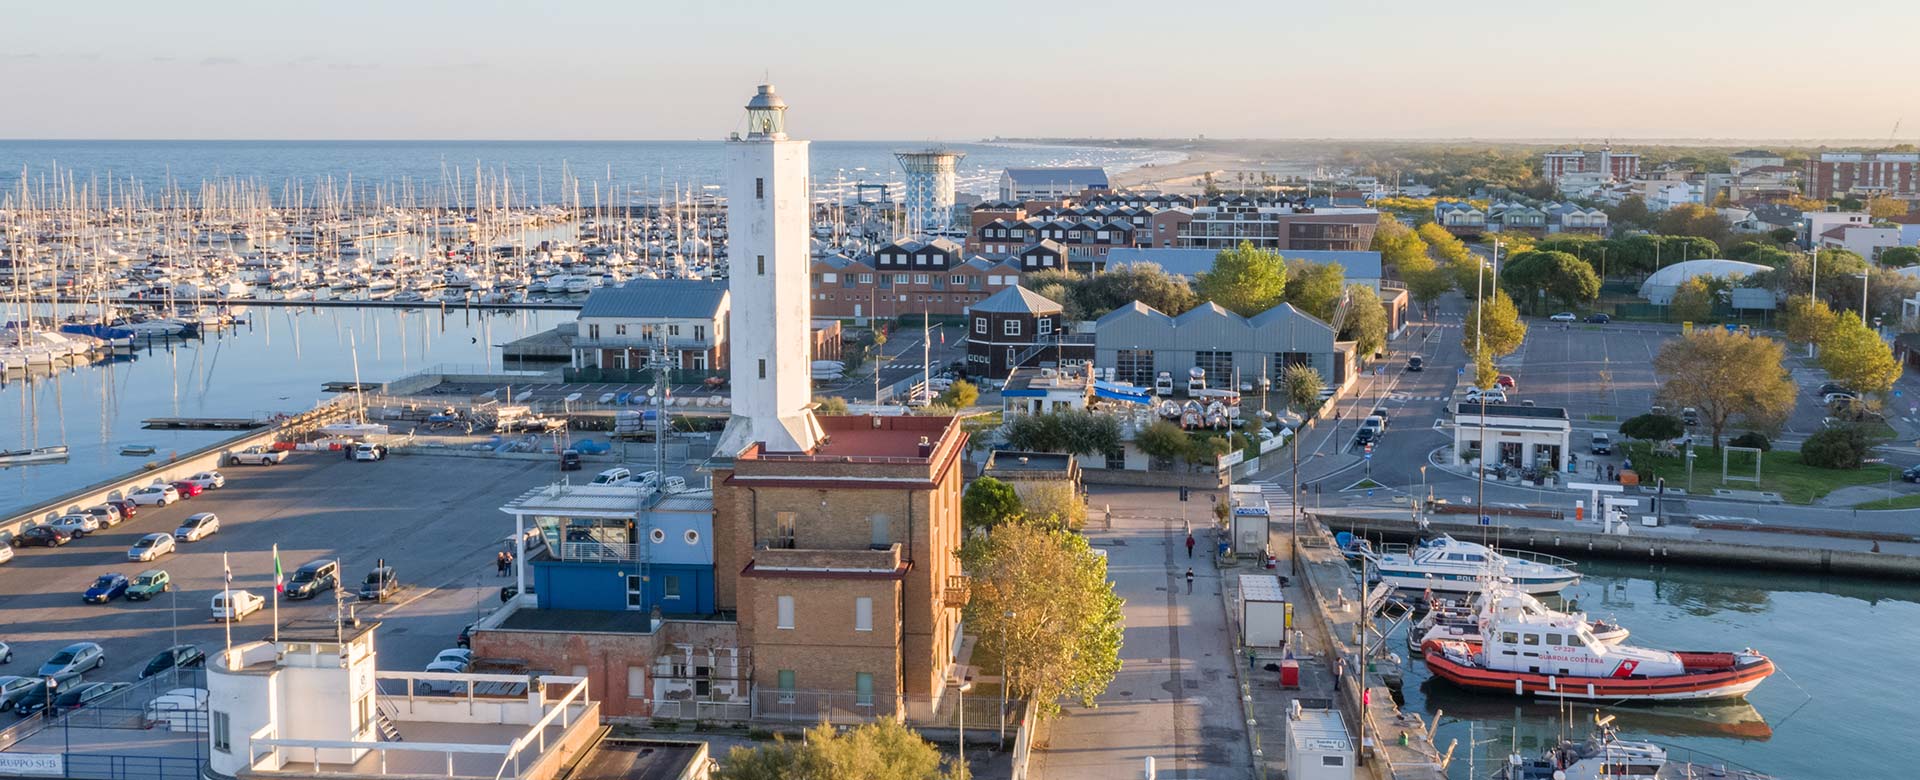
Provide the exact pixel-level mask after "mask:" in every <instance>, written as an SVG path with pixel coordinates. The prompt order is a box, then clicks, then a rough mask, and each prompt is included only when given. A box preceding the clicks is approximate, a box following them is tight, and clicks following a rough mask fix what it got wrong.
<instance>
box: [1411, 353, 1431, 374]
mask: <svg viewBox="0 0 1920 780" xmlns="http://www.w3.org/2000/svg"><path fill="white" fill-rule="evenodd" d="M1426 367H1427V361H1426V360H1425V359H1424V358H1422V357H1420V356H1419V355H1408V356H1407V370H1408V371H1423V370H1425V369H1426Z"/></svg>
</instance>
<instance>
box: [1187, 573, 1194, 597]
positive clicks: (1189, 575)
mask: <svg viewBox="0 0 1920 780" xmlns="http://www.w3.org/2000/svg"><path fill="white" fill-rule="evenodd" d="M1187 594H1188V595H1192V594H1193V567H1192V566H1188V567H1187Z"/></svg>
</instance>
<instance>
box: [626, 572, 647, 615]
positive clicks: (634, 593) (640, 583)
mask: <svg viewBox="0 0 1920 780" xmlns="http://www.w3.org/2000/svg"><path fill="white" fill-rule="evenodd" d="M646 587H647V583H646V580H645V579H643V578H642V577H641V576H640V575H638V574H629V575H627V609H633V610H638V609H644V608H646V606H647V591H646Z"/></svg>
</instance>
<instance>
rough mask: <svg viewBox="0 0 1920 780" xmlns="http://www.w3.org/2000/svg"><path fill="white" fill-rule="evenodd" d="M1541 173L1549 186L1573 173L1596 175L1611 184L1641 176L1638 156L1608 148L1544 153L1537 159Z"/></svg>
mask: <svg viewBox="0 0 1920 780" xmlns="http://www.w3.org/2000/svg"><path fill="white" fill-rule="evenodd" d="M1540 174H1541V177H1542V178H1545V179H1546V180H1547V183H1549V184H1558V183H1559V182H1560V179H1561V178H1562V177H1565V176H1569V175H1572V174H1589V175H1599V176H1603V177H1609V178H1611V179H1612V180H1613V181H1626V180H1628V179H1634V178H1638V177H1639V176H1640V155H1639V154H1637V153H1633V152H1616V151H1614V150H1613V147H1611V146H1603V147H1600V148H1599V149H1597V150H1594V151H1591V152H1589V151H1586V150H1582V149H1571V150H1566V151H1557V152H1547V153H1546V154H1544V155H1541V158H1540Z"/></svg>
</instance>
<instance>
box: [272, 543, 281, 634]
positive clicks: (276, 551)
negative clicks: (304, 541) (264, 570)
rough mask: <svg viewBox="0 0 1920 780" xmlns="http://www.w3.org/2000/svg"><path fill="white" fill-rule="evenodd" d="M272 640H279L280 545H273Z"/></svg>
mask: <svg viewBox="0 0 1920 780" xmlns="http://www.w3.org/2000/svg"><path fill="white" fill-rule="evenodd" d="M273 641H274V642H275V643H278V642H279V641H280V545H278V544H275V545H274V546H273Z"/></svg>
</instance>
